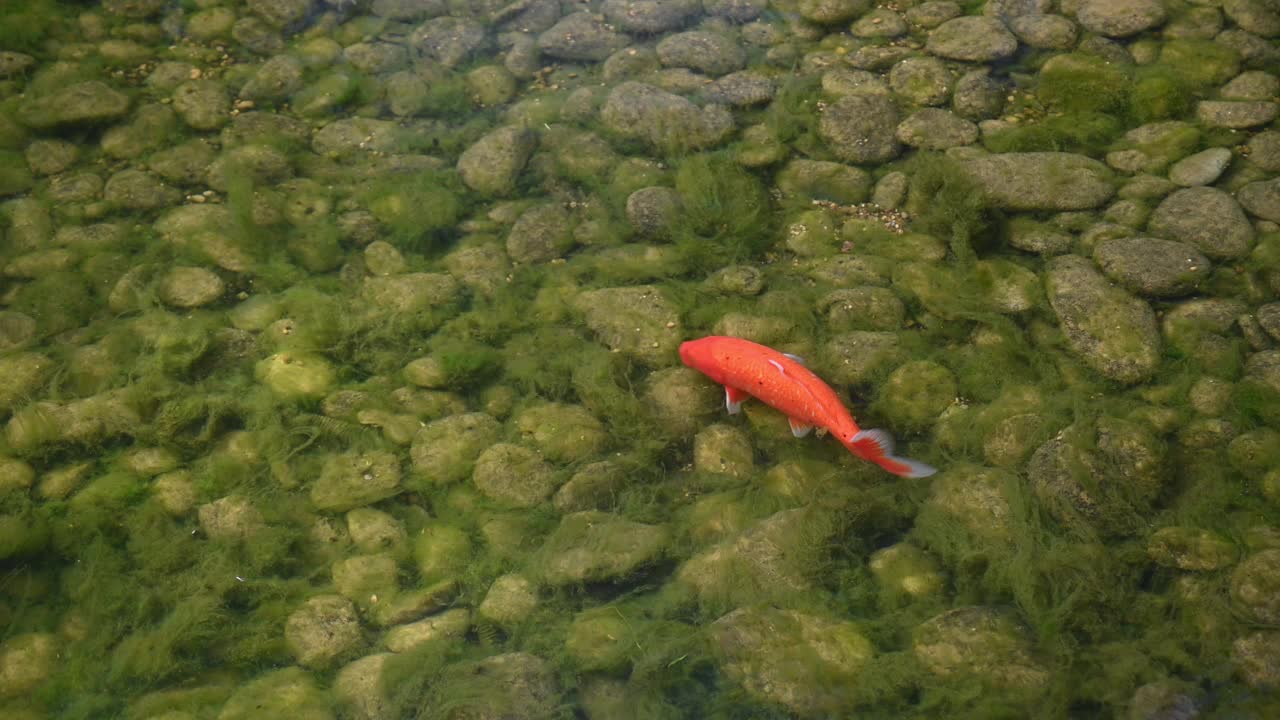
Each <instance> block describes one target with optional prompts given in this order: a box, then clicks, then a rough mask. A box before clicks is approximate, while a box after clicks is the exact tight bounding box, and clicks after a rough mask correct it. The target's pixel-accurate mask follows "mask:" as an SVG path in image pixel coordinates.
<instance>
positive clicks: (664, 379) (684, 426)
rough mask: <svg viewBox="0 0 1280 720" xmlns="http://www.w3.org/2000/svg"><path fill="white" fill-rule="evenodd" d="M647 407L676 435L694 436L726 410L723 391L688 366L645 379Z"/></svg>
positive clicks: (667, 370) (663, 425) (670, 369)
mask: <svg viewBox="0 0 1280 720" xmlns="http://www.w3.org/2000/svg"><path fill="white" fill-rule="evenodd" d="M646 385H647V387H646V388H645V391H644V401H645V405H646V406H648V407H649V408H650V409H651V411H652V412H653V415H654V418H655V419H656V420H657V421H658V422H659V423H660V424H661V426H662V427H664V428H667V429H669V430H670V432H671V433H672V434H674V435H691V434H693V432H694V431H696V430H697V429H698V428H699V427H701V426H702V424H703V422H705V421H706V420H707V419H709V418H711V417H712V416H714V415H715V414H716V413H717V411H721V410H723V408H724V390H723V389H722V388H720V387H717V386H716V385H714V384H712V383H711V382H709V381H708V380H707V378H706V376H705V375H703V374H702V373H700V372H698V371H696V370H692V369H690V368H685V367H675V368H664V369H662V370H656V371H654V372H653V373H651V374H650V375H649V377H648V378H647V379H646Z"/></svg>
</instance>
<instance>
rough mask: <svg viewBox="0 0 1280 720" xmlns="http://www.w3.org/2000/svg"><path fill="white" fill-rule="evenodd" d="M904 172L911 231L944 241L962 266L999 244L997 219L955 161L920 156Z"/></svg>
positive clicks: (925, 154)
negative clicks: (908, 180)
mask: <svg viewBox="0 0 1280 720" xmlns="http://www.w3.org/2000/svg"><path fill="white" fill-rule="evenodd" d="M904 170H905V171H906V172H907V174H908V175H909V176H910V177H911V187H910V193H909V195H908V196H907V206H906V210H907V212H908V213H910V214H911V217H912V220H911V227H912V229H913V230H916V231H918V232H922V233H925V234H927V235H933V236H934V237H938V238H943V239H945V240H947V242H948V243H949V244H950V246H951V253H952V255H953V256H954V257H955V259H956V260H957V261H959V262H960V263H962V264H967V263H970V262H972V261H974V260H976V259H977V256H978V254H979V253H981V252H983V251H984V250H986V249H988V248H989V247H990V246H991V245H993V244H994V243H996V242H998V240H999V234H998V233H995V232H993V231H994V229H995V223H996V220H997V216H996V215H995V214H994V212H993V211H992V210H991V209H990V208H989V206H988V205H987V202H986V200H985V199H984V198H983V197H982V193H981V192H979V190H978V187H977V186H976V185H975V184H974V182H973V181H972V180H971V179H969V177H968V176H967V175H965V173H964V171H963V170H962V169H961V168H960V166H959V164H958V163H956V161H954V160H951V159H949V158H947V157H946V156H944V155H940V154H937V153H920V154H918V155H916V156H915V157H914V158H912V159H911V160H910V161H908V162H907V164H906V166H905V168H904Z"/></svg>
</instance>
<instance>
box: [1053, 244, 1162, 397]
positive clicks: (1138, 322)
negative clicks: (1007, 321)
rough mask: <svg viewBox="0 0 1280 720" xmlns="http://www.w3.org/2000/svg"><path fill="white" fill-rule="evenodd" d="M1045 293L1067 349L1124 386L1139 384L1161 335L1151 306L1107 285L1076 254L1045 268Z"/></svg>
mask: <svg viewBox="0 0 1280 720" xmlns="http://www.w3.org/2000/svg"><path fill="white" fill-rule="evenodd" d="M1045 293H1046V294H1047V295H1048V296H1049V304H1050V306H1052V307H1053V311H1054V312H1055V313H1056V314H1057V316H1058V321H1059V322H1060V323H1061V325H1062V330H1063V332H1064V333H1065V334H1066V337H1067V345H1068V346H1069V347H1070V348H1071V349H1072V351H1074V352H1075V353H1076V354H1077V355H1079V356H1080V358H1081V359H1082V360H1083V361H1084V362H1085V363H1086V364H1087V365H1089V367H1091V368H1093V369H1094V370H1096V371H1097V372H1099V373H1100V374H1102V375H1104V376H1106V377H1107V378H1110V379H1112V380H1116V381H1119V382H1123V383H1135V382H1139V381H1141V380H1144V379H1146V378H1148V377H1150V376H1151V374H1152V373H1154V372H1155V370H1156V367H1157V365H1158V364H1159V362H1160V336H1159V334H1158V333H1157V331H1156V320H1155V313H1154V312H1152V310H1151V306H1149V305H1148V304H1147V303H1146V302H1144V301H1142V300H1139V299H1137V298H1135V297H1133V296H1131V295H1129V294H1128V293H1126V292H1125V291H1123V290H1120V289H1119V288H1116V287H1113V286H1112V285H1111V284H1110V283H1108V282H1107V281H1106V280H1105V279H1104V278H1103V277H1102V275H1101V273H1099V272H1098V271H1097V270H1096V269H1094V267H1093V264H1092V263H1090V262H1089V261H1088V260H1086V259H1085V258H1082V257H1079V256H1076V255H1065V256H1062V257H1059V258H1054V259H1053V260H1051V261H1050V262H1049V264H1048V268H1047V271H1046V276H1045Z"/></svg>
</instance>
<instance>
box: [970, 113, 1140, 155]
mask: <svg viewBox="0 0 1280 720" xmlns="http://www.w3.org/2000/svg"><path fill="white" fill-rule="evenodd" d="M1124 129H1125V128H1124V126H1123V125H1122V124H1121V122H1120V121H1119V120H1118V119H1117V118H1116V117H1115V116H1113V115H1109V114H1105V113H1093V112H1085V113H1072V114H1068V115H1053V116H1050V117H1046V118H1043V119H1040V120H1036V121H1033V122H1029V123H1026V124H1023V125H1017V126H1014V127H1010V128H1007V129H1004V130H1001V131H999V132H996V133H991V134H989V135H984V136H983V139H982V144H983V145H984V146H985V147H986V148H987V149H988V150H990V151H991V152H995V153H1008V152H1074V153H1081V154H1085V155H1098V154H1101V153H1102V152H1104V151H1105V150H1106V149H1107V147H1108V146H1109V145H1110V144H1111V142H1112V141H1114V140H1115V139H1116V138H1117V137H1119V136H1120V134H1121V133H1122V132H1123V131H1124Z"/></svg>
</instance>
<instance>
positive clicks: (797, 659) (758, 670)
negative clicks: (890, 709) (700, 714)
mask: <svg viewBox="0 0 1280 720" xmlns="http://www.w3.org/2000/svg"><path fill="white" fill-rule="evenodd" d="M709 640H710V642H711V645H712V652H713V653H714V654H715V655H716V657H717V659H718V660H719V661H720V665H721V668H722V669H723V671H724V673H725V675H726V676H727V677H728V678H729V679H731V680H733V681H734V682H736V683H738V684H739V685H741V686H742V688H743V689H744V690H746V691H747V693H748V694H750V695H752V696H754V697H756V698H758V699H760V700H764V701H766V702H770V703H777V704H779V705H782V706H783V707H785V708H787V710H789V711H791V712H793V713H796V714H797V715H799V716H801V717H812V718H822V717H838V716H839V717H842V716H846V715H848V714H850V713H852V712H853V707H854V705H855V704H856V702H855V699H854V698H855V697H856V689H857V683H858V673H859V671H860V670H862V668H863V667H864V666H866V664H867V663H868V662H869V661H870V660H871V658H872V657H873V656H874V655H875V647H874V646H873V645H872V644H871V641H870V640H868V639H867V638H866V636H864V635H863V634H862V633H861V632H860V631H859V630H858V627H857V626H856V625H854V624H853V623H851V622H847V621H842V620H835V619H831V618H824V617H820V616H817V615H810V614H807V613H802V612H798V611H795V610H780V609H774V608H743V609H740V610H735V611H733V612H731V613H729V614H728V615H725V616H724V617H722V618H720V619H719V620H716V621H715V622H714V623H712V624H711V628H710V636H709Z"/></svg>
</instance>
